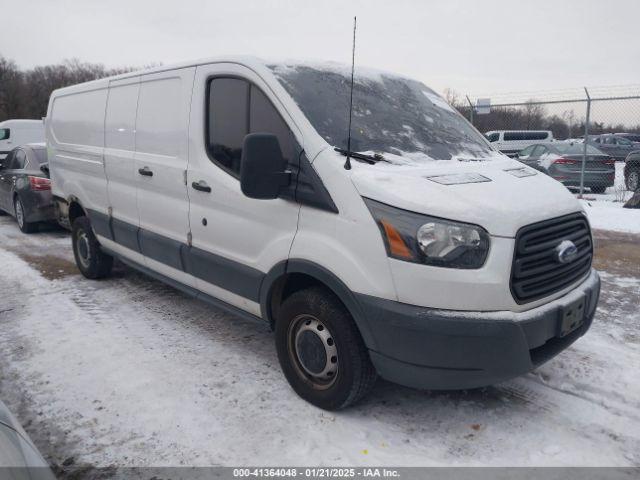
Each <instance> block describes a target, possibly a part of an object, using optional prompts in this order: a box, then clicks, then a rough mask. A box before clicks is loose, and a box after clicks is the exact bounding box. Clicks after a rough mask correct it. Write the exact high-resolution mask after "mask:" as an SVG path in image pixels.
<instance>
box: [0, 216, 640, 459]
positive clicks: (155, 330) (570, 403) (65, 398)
mask: <svg viewBox="0 0 640 480" xmlns="http://www.w3.org/2000/svg"><path fill="white" fill-rule="evenodd" d="M612 238H613V239H612ZM612 238H609V239H608V240H607V242H609V243H606V242H605V243H604V244H603V248H604V250H603V252H605V253H604V254H603V255H602V257H601V258H600V264H599V267H600V268H603V269H604V270H607V268H608V265H613V266H614V267H615V268H614V267H612V268H611V269H610V271H609V270H607V271H605V272H604V274H603V277H602V278H603V293H602V301H601V304H600V309H599V311H598V313H597V316H596V319H595V321H594V326H593V327H592V329H591V331H590V332H588V333H587V335H586V336H585V337H583V338H582V339H580V340H579V341H578V342H577V343H576V344H574V346H572V347H571V348H570V349H568V350H567V351H565V352H563V353H562V354H560V355H559V356H558V357H556V358H555V359H553V360H552V361H550V362H549V363H547V364H545V365H543V366H542V367H541V368H538V369H537V370H536V371H535V372H533V373H531V374H528V375H525V376H523V377H520V378H517V379H515V380H512V381H509V382H505V383H502V384H500V385H496V386H494V387H489V388H486V389H479V390H470V391H459V392H420V391H415V390H411V389H407V388H403V387H399V386H396V385H392V384H390V383H387V382H383V381H379V382H378V384H377V386H376V388H375V389H374V391H373V392H372V394H371V395H370V396H369V397H368V398H366V399H365V400H364V401H363V402H362V403H360V404H358V405H356V406H354V407H353V408H350V409H347V410H345V411H342V412H337V413H328V412H324V411H322V410H319V409H317V408H315V407H313V406H311V405H309V404H307V403H305V402H304V401H303V400H301V399H300V398H298V397H297V396H296V395H295V394H294V393H293V391H292V390H291V389H290V388H289V386H288V384H287V383H286V381H285V379H284V377H283V375H282V373H281V371H280V368H279V366H278V362H277V357H276V353H275V348H274V345H273V335H272V334H271V333H270V332H269V331H268V329H267V328H265V326H264V325H261V324H256V323H250V322H246V321H244V320H241V319H239V318H235V317H233V316H230V315H228V314H225V313H222V312H220V311H218V310H216V309H215V308H213V307H211V306H209V305H207V304H205V303H202V302H199V301H196V300H194V299H191V298H189V297H187V296H185V295H182V294H181V293H179V292H177V291H176V290H173V289H171V288H170V287H166V286H164V285H162V284H160V283H158V282H156V281H154V280H151V279H149V278H147V277H145V276H143V275H140V274H138V273H135V272H134V271H132V270H130V269H128V268H125V267H122V266H120V267H119V268H118V270H117V271H116V274H115V275H114V277H113V278H110V279H107V280H104V281H89V280H86V279H84V278H83V277H81V276H80V275H79V274H78V273H77V270H76V268H75V266H74V264H73V261H72V254H71V249H70V240H69V238H68V236H67V235H66V233H64V232H57V231H53V232H44V233H37V234H34V235H30V236H26V235H23V234H21V233H20V232H19V231H18V229H17V227H16V226H15V224H14V222H13V221H12V220H11V219H9V218H7V217H3V218H0V265H2V268H0V344H1V345H2V349H1V350H0V396H1V397H2V398H3V400H4V401H5V402H6V403H7V404H8V406H9V407H10V408H11V409H12V410H13V411H14V412H15V413H16V415H17V417H18V418H19V420H20V421H21V422H22V423H23V425H24V426H25V428H26V430H27V431H28V433H29V434H30V435H31V436H32V438H33V440H34V441H35V443H36V444H37V446H38V447H39V448H40V450H41V451H42V452H43V454H44V455H45V456H46V457H47V458H48V459H49V460H50V461H51V462H53V463H55V464H58V465H59V464H61V463H62V462H63V461H64V460H65V459H67V458H70V457H73V458H74V460H75V465H78V464H89V465H94V466H100V467H105V466H110V465H115V466H169V465H170V466H175V465H244V464H251V465H354V466H364V465H381V464H382V465H394V466H405V465H431V466H439V465H460V466H463V465H547V466H550V465H559V466H568V465H572V466H573V465H585V466H594V465H617V466H631V465H634V466H637V465H640V381H639V380H640V374H639V373H638V372H640V334H639V333H638V332H639V331H640V312H639V311H638V308H637V305H638V299H639V298H640V267H639V266H638V265H639V264H638V262H636V263H631V262H617V263H616V261H614V260H615V258H613V257H615V255H617V253H616V252H617V250H616V248H618V247H619V246H620V245H622V244H621V243H619V242H617V241H616V239H615V238H614V237H612ZM625 241H627V242H629V243H628V245H629V248H631V247H632V246H633V245H634V243H633V242H635V246H636V247H637V245H638V242H637V238H636V237H634V240H633V241H631V240H629V239H626V240H625ZM625 245H627V244H625ZM608 247H612V248H611V249H607V248H608ZM625 248H626V247H625ZM636 253H638V252H636ZM609 257H611V258H609ZM616 258H617V257H616ZM636 258H637V257H636Z"/></svg>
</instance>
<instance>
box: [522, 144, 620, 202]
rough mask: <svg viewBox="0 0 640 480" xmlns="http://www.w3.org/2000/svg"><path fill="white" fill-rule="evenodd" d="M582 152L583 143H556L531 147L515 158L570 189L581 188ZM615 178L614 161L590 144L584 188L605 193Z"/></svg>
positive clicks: (588, 146)
mask: <svg viewBox="0 0 640 480" xmlns="http://www.w3.org/2000/svg"><path fill="white" fill-rule="evenodd" d="M583 153H584V144H583V143H570V142H554V143H543V144H537V145H530V146H528V147H527V148H525V149H524V150H522V151H520V153H518V155H517V157H516V158H517V159H518V160H519V161H521V162H522V163H524V164H526V165H529V166H530V167H532V168H536V169H538V170H540V171H543V172H544V173H546V174H547V175H549V176H551V177H553V178H555V179H556V180H558V181H559V182H562V183H563V184H564V185H566V186H568V187H579V186H580V175H581V171H582V159H583ZM615 177H616V169H615V159H614V158H613V157H611V156H609V155H607V154H606V153H602V152H601V151H600V150H598V149H597V148H595V147H593V146H591V145H587V161H586V163H585V168H584V186H585V187H587V188H589V189H591V191H592V192H593V193H604V191H605V190H606V189H607V187H611V186H613V184H614V181H615Z"/></svg>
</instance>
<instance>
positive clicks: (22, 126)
mask: <svg viewBox="0 0 640 480" xmlns="http://www.w3.org/2000/svg"><path fill="white" fill-rule="evenodd" d="M40 142H44V122H43V121H42V120H5V121H4V122H0V160H4V158H5V157H6V156H7V155H8V154H9V152H10V151H11V150H13V149H14V148H16V147H19V146H20V145H24V144H26V143H40Z"/></svg>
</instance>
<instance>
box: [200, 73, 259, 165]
mask: <svg viewBox="0 0 640 480" xmlns="http://www.w3.org/2000/svg"><path fill="white" fill-rule="evenodd" d="M208 95H209V102H208V112H207V117H208V121H207V123H208V125H207V127H208V132H207V149H208V151H209V154H210V156H211V157H212V158H213V160H214V161H215V162H216V163H218V164H220V165H221V166H222V167H223V168H224V169H225V170H227V171H229V172H230V173H233V174H234V175H238V174H239V173H240V157H241V156H242V142H243V140H244V137H245V135H247V133H249V109H248V100H249V83H248V82H246V81H245V80H241V79H238V78H214V79H213V80H211V82H210V83H209V93H208Z"/></svg>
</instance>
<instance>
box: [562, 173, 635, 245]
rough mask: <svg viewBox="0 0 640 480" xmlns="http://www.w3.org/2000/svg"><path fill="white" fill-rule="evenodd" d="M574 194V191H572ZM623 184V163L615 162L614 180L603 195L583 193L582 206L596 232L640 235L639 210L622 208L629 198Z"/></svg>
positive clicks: (629, 193)
mask: <svg viewBox="0 0 640 480" xmlns="http://www.w3.org/2000/svg"><path fill="white" fill-rule="evenodd" d="M573 191H574V192H576V190H575V189H573ZM632 195H633V193H632V192H629V191H627V189H626V187H625V184H624V162H616V179H615V184H614V186H612V187H609V188H607V190H606V192H604V193H603V194H595V193H591V192H588V191H587V192H585V193H584V195H583V200H582V206H583V207H584V209H585V211H586V212H587V216H588V217H589V223H590V224H591V227H592V228H594V229H597V230H611V231H615V232H629V233H640V209H629V208H622V206H623V205H624V204H625V202H626V201H627V200H628V199H629V198H631V196H632Z"/></svg>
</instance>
